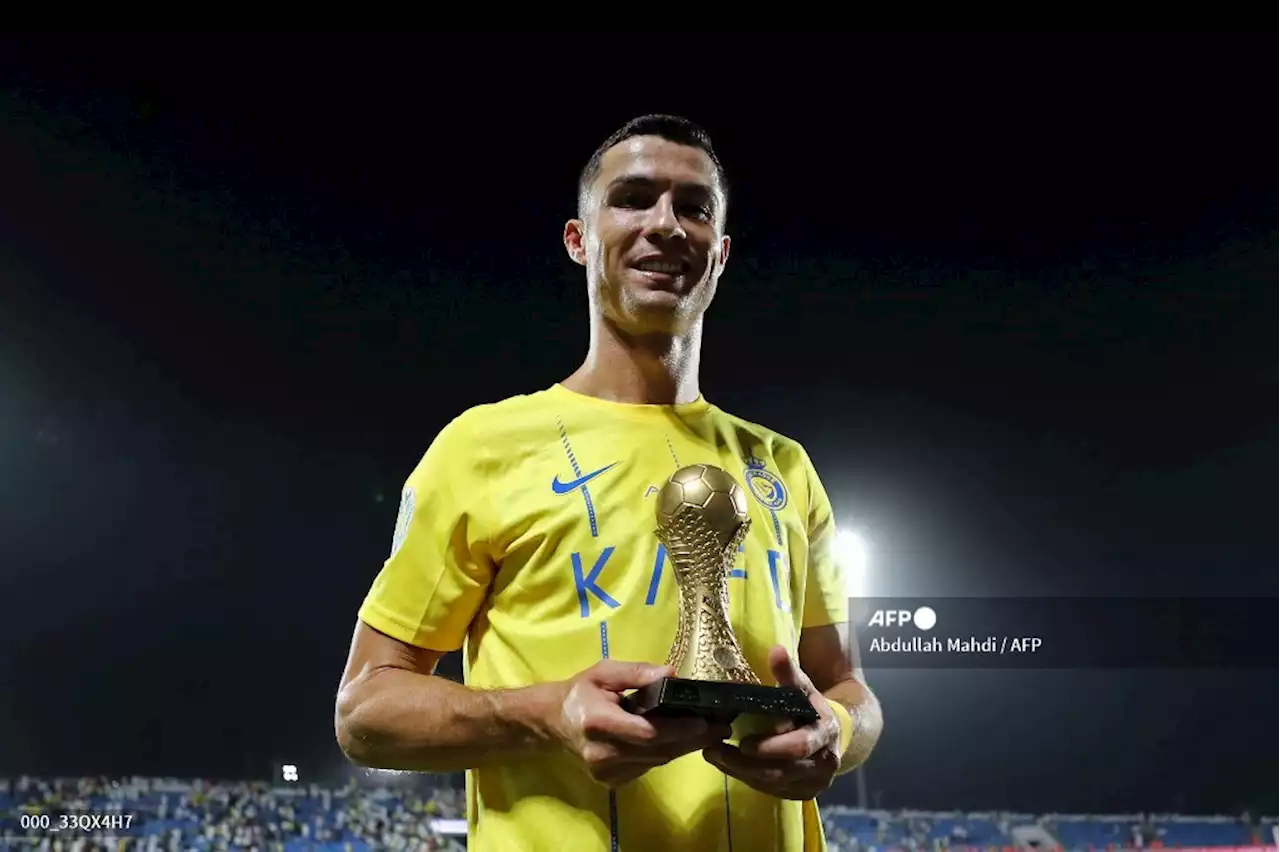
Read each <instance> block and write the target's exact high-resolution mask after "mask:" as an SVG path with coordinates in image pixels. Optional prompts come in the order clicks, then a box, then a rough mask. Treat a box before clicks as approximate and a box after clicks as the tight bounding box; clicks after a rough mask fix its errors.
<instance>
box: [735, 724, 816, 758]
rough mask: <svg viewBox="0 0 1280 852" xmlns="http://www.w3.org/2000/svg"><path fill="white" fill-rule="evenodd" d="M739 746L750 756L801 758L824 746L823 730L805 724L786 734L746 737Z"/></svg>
mask: <svg viewBox="0 0 1280 852" xmlns="http://www.w3.org/2000/svg"><path fill="white" fill-rule="evenodd" d="M739 748H740V750H741V751H742V753H743V754H744V755H746V756H748V757H759V758H764V759H766V760H800V759H802V758H806V757H809V756H811V755H813V754H814V753H816V752H817V751H819V750H820V749H821V748H822V732H821V731H820V730H819V729H818V728H817V726H816V725H805V726H804V727H803V728H797V729H796V730H794V731H788V732H786V733H784V734H776V735H774V736H755V737H746V738H744V739H743V740H742V743H741V744H740V746H739Z"/></svg>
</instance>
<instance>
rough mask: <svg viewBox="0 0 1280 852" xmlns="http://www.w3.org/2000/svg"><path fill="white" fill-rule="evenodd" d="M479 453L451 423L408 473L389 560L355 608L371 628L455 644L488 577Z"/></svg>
mask: <svg viewBox="0 0 1280 852" xmlns="http://www.w3.org/2000/svg"><path fill="white" fill-rule="evenodd" d="M482 450H483V446H482V444H481V443H480V442H479V441H478V440H477V439H476V438H475V437H474V436H473V435H472V434H470V431H469V429H468V428H467V426H466V425H465V421H464V418H459V419H456V420H454V421H453V422H451V423H450V424H449V425H448V426H446V427H445V428H444V429H443V430H441V432H440V434H439V435H437V436H436V438H435V440H434V441H432V443H431V446H430V447H428V449H427V452H426V454H425V455H424V456H423V457H422V460H421V461H420V462H419V463H418V465H417V467H415V468H414V470H413V472H412V473H411V474H410V475H409V478H408V479H407V480H406V482H405V485H404V490H403V491H402V492H401V497H400V513H399V516H398V518H397V519H396V527H395V534H394V536H393V537H392V543H391V555H390V556H389V557H388V558H387V560H386V562H384V563H383V566H382V570H381V571H380V572H379V573H378V575H377V577H376V578H375V579H374V581H373V585H372V586H371V588H370V589H369V593H368V595H367V596H366V597H365V599H364V603H363V604H362V605H361V607H360V613H359V615H360V620H362V621H364V622H365V623H366V624H368V625H369V626H370V627H373V628H374V629H376V630H379V631H381V632H383V633H386V634H387V635H388V636H393V637H395V638H396V639H399V640H400V641H402V642H407V643H408V644H410V645H416V646H418V647H420V648H428V649H431V650H435V651H442V652H448V651H454V650H457V649H458V648H461V647H462V641H463V639H464V638H465V637H466V635H467V630H468V628H469V627H470V625H471V621H472V619H473V618H474V617H475V615H476V613H477V612H478V611H479V610H480V607H481V606H482V605H483V604H484V600H485V597H486V596H487V594H488V591H489V586H490V583H491V582H492V580H493V576H494V572H495V567H494V562H493V559H492V558H491V556H490V550H489V547H488V541H489V537H490V535H491V531H492V525H491V521H490V517H491V516H490V513H489V506H488V497H487V489H486V487H485V484H484V469H483V467H484V466H483V462H482V456H481V453H482Z"/></svg>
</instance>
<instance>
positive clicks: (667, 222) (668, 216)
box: [645, 193, 687, 240]
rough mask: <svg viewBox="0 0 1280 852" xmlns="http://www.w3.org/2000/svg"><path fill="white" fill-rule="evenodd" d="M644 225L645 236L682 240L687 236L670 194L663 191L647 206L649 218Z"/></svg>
mask: <svg viewBox="0 0 1280 852" xmlns="http://www.w3.org/2000/svg"><path fill="white" fill-rule="evenodd" d="M645 225H646V227H645V231H646V236H650V237H658V238H660V239H664V240H683V239H684V238H685V237H686V236H687V235H686V234H685V230H684V225H682V224H680V217H679V216H677V215H676V208H675V203H674V199H673V198H672V197H671V195H670V194H666V193H664V194H663V195H662V196H661V197H660V198H659V199H658V200H657V201H656V202H655V203H654V205H653V206H652V207H651V208H649V219H648V221H647V222H646V223H645Z"/></svg>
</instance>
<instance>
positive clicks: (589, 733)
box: [582, 701, 658, 745]
mask: <svg viewBox="0 0 1280 852" xmlns="http://www.w3.org/2000/svg"><path fill="white" fill-rule="evenodd" d="M582 732H583V734H584V735H586V737H587V739H589V740H595V741H597V742H599V741H604V742H621V743H634V744H637V745H643V744H645V743H652V742H655V741H656V740H657V739H658V728H657V726H655V725H654V723H653V722H652V721H651V720H649V719H646V718H645V717H644V716H638V715H636V714H635V713H628V712H627V711H626V710H623V709H622V708H621V707H619V706H617V705H616V704H610V703H608V702H607V701H600V702H598V703H597V706H596V707H595V708H593V710H592V712H591V716H590V721H588V722H587V723H586V724H584V725H583V726H582Z"/></svg>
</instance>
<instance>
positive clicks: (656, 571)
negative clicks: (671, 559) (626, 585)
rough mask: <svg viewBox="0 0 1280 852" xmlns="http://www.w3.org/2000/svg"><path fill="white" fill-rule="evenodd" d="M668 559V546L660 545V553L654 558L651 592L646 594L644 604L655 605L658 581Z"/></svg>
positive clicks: (650, 581) (650, 582)
mask: <svg viewBox="0 0 1280 852" xmlns="http://www.w3.org/2000/svg"><path fill="white" fill-rule="evenodd" d="M666 561H667V546H666V545H665V544H660V545H658V555H657V557H656V558H655V559H654V560H653V576H652V577H651V578H650V579H649V594H648V595H647V596H645V599H644V605H645V606H653V602H654V601H655V600H657V599H658V581H659V580H661V579H662V566H663V565H665V564H666Z"/></svg>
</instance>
